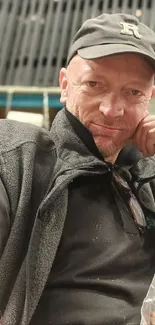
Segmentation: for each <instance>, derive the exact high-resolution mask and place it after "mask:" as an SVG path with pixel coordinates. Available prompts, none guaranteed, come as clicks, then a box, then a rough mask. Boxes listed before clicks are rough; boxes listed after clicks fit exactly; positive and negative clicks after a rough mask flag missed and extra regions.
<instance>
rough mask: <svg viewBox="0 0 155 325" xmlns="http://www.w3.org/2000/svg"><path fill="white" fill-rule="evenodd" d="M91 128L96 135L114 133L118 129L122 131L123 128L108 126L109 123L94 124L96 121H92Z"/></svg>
mask: <svg viewBox="0 0 155 325" xmlns="http://www.w3.org/2000/svg"><path fill="white" fill-rule="evenodd" d="M91 129H92V131H94V132H95V133H97V134H98V135H102V134H104V133H105V134H114V133H117V132H120V131H124V129H123V128H121V127H116V126H109V125H103V124H102V125H101V124H96V123H92V126H91Z"/></svg>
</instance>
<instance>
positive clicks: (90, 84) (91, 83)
mask: <svg viewBox="0 0 155 325" xmlns="http://www.w3.org/2000/svg"><path fill="white" fill-rule="evenodd" d="M87 84H88V86H89V87H92V88H93V87H96V86H97V85H98V83H97V82H96V81H88V83H87Z"/></svg>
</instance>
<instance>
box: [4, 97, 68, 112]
mask: <svg viewBox="0 0 155 325" xmlns="http://www.w3.org/2000/svg"><path fill="white" fill-rule="evenodd" d="M48 105H49V108H54V109H56V110H60V109H62V107H63V105H62V104H61V103H60V95H59V94H50V95H48ZM6 106H7V95H6V94H0V108H5V107H6ZM42 107H43V96H42V95H41V94H12V102H11V108H13V109H17V110H18V109H21V108H25V109H31V108H32V109H35V108H36V109H37V108H42Z"/></svg>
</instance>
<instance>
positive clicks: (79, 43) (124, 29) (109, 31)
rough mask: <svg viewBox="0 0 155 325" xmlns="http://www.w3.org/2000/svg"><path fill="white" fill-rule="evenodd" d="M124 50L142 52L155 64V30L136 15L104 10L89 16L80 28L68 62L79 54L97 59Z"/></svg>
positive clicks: (71, 47)
mask: <svg viewBox="0 0 155 325" xmlns="http://www.w3.org/2000/svg"><path fill="white" fill-rule="evenodd" d="M121 53H139V54H142V55H144V56H145V57H146V58H147V59H148V60H149V61H150V62H151V63H152V65H153V66H154V68H155V32H154V31H153V30H152V29H150V28H149V27H148V26H147V25H145V24H143V23H141V22H140V21H139V19H138V18H137V17H135V16H133V15H129V14H124V13H115V14H108V13H104V14H102V15H100V16H98V17H95V18H91V19H88V20H86V21H85V22H84V23H83V25H82V26H81V28H80V29H79V30H78V31H77V33H76V35H75V37H74V39H73V41H72V44H71V46H70V50H69V54H68V58H67V63H69V62H70V60H71V59H72V58H73V56H74V55H75V54H78V55H79V56H81V57H82V58H83V59H95V58H101V57H104V56H109V55H114V54H121Z"/></svg>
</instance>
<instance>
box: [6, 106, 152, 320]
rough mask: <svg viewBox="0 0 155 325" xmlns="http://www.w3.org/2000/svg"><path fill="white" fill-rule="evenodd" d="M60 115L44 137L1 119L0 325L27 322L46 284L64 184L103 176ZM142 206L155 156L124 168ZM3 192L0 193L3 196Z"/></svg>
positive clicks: (63, 208)
mask: <svg viewBox="0 0 155 325" xmlns="http://www.w3.org/2000/svg"><path fill="white" fill-rule="evenodd" d="M108 170H109V165H108V164H106V163H104V162H103V161H101V160H100V159H99V158H97V157H95V156H94V155H93V154H92V153H91V152H90V151H89V150H88V148H87V147H86V146H85V145H84V143H83V142H82V141H81V140H80V138H79V137H78V135H77V134H76V133H75V132H74V130H73V128H72V126H71V125H70V123H69V121H68V119H67V117H66V115H65V112H64V110H62V111H61V112H59V113H58V114H57V116H56V118H55V120H54V123H53V126H52V129H51V131H50V132H48V131H45V130H43V129H40V128H38V127H35V126H31V125H27V124H24V123H19V122H13V121H8V120H1V121H0V179H1V183H0V197H1V200H0V203H1V201H2V204H1V208H0V213H1V215H0V227H1V229H0V231H1V232H2V233H3V236H2V237H1V239H0V254H1V257H0V311H1V314H2V324H4V325H28V324H29V322H30V319H31V318H32V315H33V313H34V311H35V309H36V306H37V304H38V301H39V298H40V296H41V294H42V291H43V289H44V287H45V284H46V281H47V279H48V276H49V273H50V270H51V267H52V263H53V261H54V257H55V255H56V251H57V248H58V245H59V242H60V238H61V235H62V231H63V226H64V222H65V218H66V214H67V199H68V189H67V184H68V183H69V182H70V181H71V180H72V179H73V178H75V177H77V176H78V175H86V174H90V173H98V174H99V173H101V172H102V174H103V173H107V172H108ZM130 171H131V174H132V179H133V182H134V184H135V186H136V188H137V196H138V197H139V200H140V202H141V204H143V205H144V206H145V207H146V208H147V209H149V210H151V211H152V212H154V213H155V182H154V178H155V159H154V157H153V158H143V159H140V160H139V161H138V162H137V163H136V164H135V165H133V166H132V167H131V169H130ZM1 194H2V195H1Z"/></svg>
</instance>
